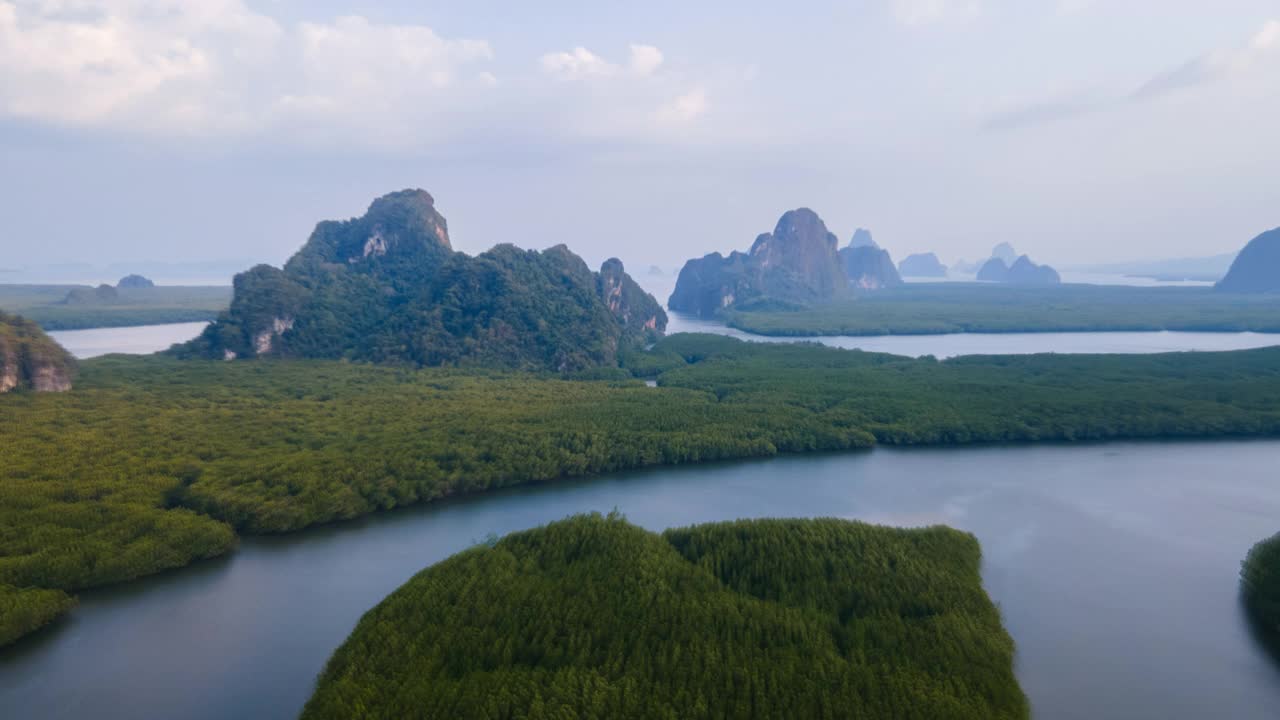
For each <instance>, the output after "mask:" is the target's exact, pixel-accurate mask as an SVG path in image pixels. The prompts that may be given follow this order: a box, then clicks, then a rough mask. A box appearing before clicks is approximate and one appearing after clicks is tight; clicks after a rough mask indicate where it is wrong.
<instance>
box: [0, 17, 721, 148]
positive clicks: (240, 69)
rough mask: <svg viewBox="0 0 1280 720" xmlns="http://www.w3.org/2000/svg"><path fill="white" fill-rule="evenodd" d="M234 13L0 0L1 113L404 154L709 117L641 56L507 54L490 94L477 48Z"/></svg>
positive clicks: (598, 135)
mask: <svg viewBox="0 0 1280 720" xmlns="http://www.w3.org/2000/svg"><path fill="white" fill-rule="evenodd" d="M246 2H247V0H97V1H96V2H94V1H91V0H16V1H15V0H0V116H9V117H17V118H22V119H24V120H28V121H30V122H34V123H43V124H51V125H58V126H64V127H73V128H91V129H101V130H110V131H116V132H122V133H129V134H145V135H149V136H167V137H183V138H190V137H199V138H214V137H227V136H231V137H272V138H280V139H283V140H284V141H286V142H295V143H296V142H301V143H335V142H338V143H346V142H351V143H355V144H358V145H364V146H378V147H386V148H404V147H422V146H426V145H431V144H440V143H444V142H449V141H451V140H454V139H456V138H458V137H460V136H462V135H464V134H466V133H477V132H495V133H503V132H507V131H510V130H511V129H513V126H514V127H515V128H518V130H519V132H520V133H521V134H528V133H534V134H540V135H542V136H545V137H552V138H555V139H556V140H557V141H572V140H575V139H590V140H599V139H608V140H619V139H641V140H645V139H651V138H653V137H655V136H659V135H664V134H669V133H672V132H675V131H676V129H677V128H678V129H679V131H680V132H682V133H683V132H685V131H687V130H688V129H689V128H690V127H691V126H692V125H693V124H694V123H696V122H697V121H699V119H700V118H701V117H702V116H703V115H704V114H705V113H706V111H707V107H708V101H707V91H706V90H705V89H704V87H705V85H706V83H707V82H708V80H707V78H704V77H698V76H696V75H695V76H692V77H691V76H689V75H687V74H685V72H676V71H673V70H671V69H669V67H668V65H667V63H666V58H665V56H664V54H663V53H662V51H661V50H659V49H658V48H657V47H654V46H652V45H646V44H641V43H633V44H631V45H629V46H628V47H627V48H626V55H625V57H622V58H619V59H607V58H606V57H603V56H601V55H598V54H596V53H595V52H592V51H591V50H589V49H587V48H586V47H575V48H573V49H571V50H567V51H562V52H550V53H547V54H545V55H543V56H541V57H540V58H539V59H538V63H537V65H536V66H530V65H529V63H528V61H527V60H522V59H519V58H517V59H514V60H512V61H511V62H513V63H521V64H520V65H514V67H516V68H517V70H516V71H515V72H506V73H504V76H503V81H502V82H501V83H500V82H499V81H498V76H497V74H496V64H495V53H494V50H493V48H492V47H491V46H490V44H489V43H487V42H485V41H483V40H476V39H464V38H450V37H445V36H443V35H441V34H440V33H438V32H436V31H435V30H434V29H432V28H431V27H428V26H426V25H414V24H384V23H378V22H374V21H372V20H369V19H367V18H364V17H361V16H356V15H348V16H342V17H338V18H335V19H332V20H323V21H311V22H298V23H292V24H286V23H281V22H278V21H276V20H275V19H273V18H271V17H269V16H267V15H264V14H260V13H259V12H257V11H256V10H254V9H250V8H249V6H248V5H247V4H246ZM521 67H522V68H523V69H522V70H521V69H520V68H521ZM508 69H510V67H509V68H508ZM682 137H683V135H682Z"/></svg>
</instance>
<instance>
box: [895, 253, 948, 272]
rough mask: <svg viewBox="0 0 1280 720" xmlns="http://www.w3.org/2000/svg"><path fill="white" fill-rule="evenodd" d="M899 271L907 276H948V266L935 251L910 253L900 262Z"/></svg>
mask: <svg viewBox="0 0 1280 720" xmlns="http://www.w3.org/2000/svg"><path fill="white" fill-rule="evenodd" d="M898 272H901V273H902V274H903V276H905V277H929V278H944V277H946V276H947V266H946V265H943V264H942V261H940V260H938V256H937V255H934V254H933V253H917V254H915V255H908V256H907V257H906V258H904V259H903V260H902V262H900V263H898Z"/></svg>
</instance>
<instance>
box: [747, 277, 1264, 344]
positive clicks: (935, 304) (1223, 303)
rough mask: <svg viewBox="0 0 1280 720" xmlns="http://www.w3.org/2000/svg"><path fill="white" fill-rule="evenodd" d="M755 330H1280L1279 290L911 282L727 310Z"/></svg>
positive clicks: (790, 333) (911, 332) (805, 333)
mask: <svg viewBox="0 0 1280 720" xmlns="http://www.w3.org/2000/svg"><path fill="white" fill-rule="evenodd" d="M725 319H726V321H727V322H728V323H729V325H731V326H733V327H735V328H738V329H740V330H745V331H747V332H752V333H757V334H760V335H774V336H812V335H927V334H932V333H954V332H989V333H1004V332H1085V331H1121V330H1126V331H1142V330H1184V331H1207V332H1241V331H1253V332H1280V295H1232V294H1229V293H1221V292H1214V291H1213V290H1212V289H1210V288H1198V287H1163V288H1161V287H1114V286H1102V285H1058V286H1051V287H1043V286H1042V287H1027V286H1009V285H987V284H977V283H916V284H908V285H904V286H902V287H896V288H886V289H884V290H880V291H877V292H870V293H864V294H860V295H858V296H857V297H856V298H854V299H851V300H840V301H836V302H832V303H830V304H827V305H818V306H814V307H811V308H808V309H804V310H800V311H797V312H730V313H728V314H727V315H726V316H725Z"/></svg>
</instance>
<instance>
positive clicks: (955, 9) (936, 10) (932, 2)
mask: <svg viewBox="0 0 1280 720" xmlns="http://www.w3.org/2000/svg"><path fill="white" fill-rule="evenodd" d="M981 9H982V8H981V6H980V5H979V3H978V0H893V15H894V17H895V18H897V19H898V22H900V23H902V24H904V25H928V24H931V23H937V22H941V21H943V20H951V19H957V18H968V17H973V16H974V15H977V14H978V13H979V12H981Z"/></svg>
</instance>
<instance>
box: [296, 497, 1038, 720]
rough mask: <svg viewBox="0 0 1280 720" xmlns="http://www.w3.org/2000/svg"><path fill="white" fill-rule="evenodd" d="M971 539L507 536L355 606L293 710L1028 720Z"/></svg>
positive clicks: (590, 526)
mask: <svg viewBox="0 0 1280 720" xmlns="http://www.w3.org/2000/svg"><path fill="white" fill-rule="evenodd" d="M979 562H980V550H979V548H978V543H977V541H976V540H975V539H974V538H973V536H971V535H968V534H966V533H961V532H958V531H955V530H951V529H948V528H943V527H934V528H927V529H922V530H897V529H891V528H883V527H874V526H870V525H864V524H860V523H852V522H847V521H842V520H759V521H741V522H735V523H722V524H713V525H701V526H695V527H690V528H683V529H679V530H670V531H668V532H666V533H664V534H662V535H658V534H656V533H651V532H647V531H645V530H643V529H640V528H637V527H635V526H633V525H630V524H628V523H627V522H626V521H624V520H623V519H621V518H619V517H617V516H612V515H611V516H609V517H607V518H605V517H601V516H599V515H591V516H579V517H575V518H570V519H568V520H565V521H561V522H558V523H553V524H551V525H548V526H545V527H542V528H538V529H535V530H529V531H525V532H520V533H515V534H512V535H509V536H507V537H506V538H503V539H502V540H499V541H497V542H496V543H494V544H493V545H492V546H480V547H476V548H474V549H472V550H469V551H466V552H463V553H461V554H459V555H456V556H454V557H453V558H450V559H449V560H446V561H444V562H442V563H440V564H438V565H435V566H433V567H431V568H428V569H427V570H425V571H423V572H422V573H419V574H418V575H417V576H416V577H414V578H413V579H412V580H410V581H409V582H408V583H407V584H405V585H404V586H403V587H401V588H400V589H399V590H397V591H396V592H394V593H392V594H391V595H390V596H389V597H388V598H387V599H386V600H384V601H383V602H382V603H381V604H379V605H378V606H377V607H375V608H374V609H373V610H371V611H369V613H368V614H366V615H365V616H364V618H363V619H362V620H361V621H360V623H359V625H357V626H356V629H355V631H354V632H353V633H352V634H351V637H350V638H348V640H347V642H346V643H345V644H344V645H343V646H342V647H340V648H339V649H338V650H337V652H335V654H334V656H333V658H332V659H331V660H330V661H329V664H328V667H327V668H326V669H325V671H324V673H323V674H322V675H321V677H320V680H319V682H318V686H317V689H316V692H315V695H314V696H313V697H312V699H311V701H310V702H309V703H308V704H307V706H306V709H305V710H304V711H303V715H302V716H303V718H308V719H312V720H318V719H321V718H335V719H336V718H344V719H345V718H352V717H361V718H397V719H400V718H451V719H452V718H458V719H462V718H507V717H510V718H528V719H529V720H538V719H540V718H581V717H599V718H739V717H743V718H745V717H755V718H863V719H875V718H903V719H911V718H919V719H920V720H943V719H947V718H973V719H974V720H978V719H982V720H993V719H999V718H1025V717H1027V716H1028V706H1027V701H1026V698H1025V697H1024V696H1023V694H1022V691H1021V690H1020V689H1019V687H1018V684H1017V681H1016V679H1015V678H1014V675H1013V642H1012V640H1011V639H1010V638H1009V636H1008V634H1007V633H1006V632H1005V631H1004V629H1003V628H1002V627H1001V624H1000V615H999V612H998V611H997V610H996V608H995V607H994V606H993V605H992V603H991V600H990V599H989V598H988V597H987V595H986V593H985V592H984V591H983V589H982V585H981V578H980V576H979Z"/></svg>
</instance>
